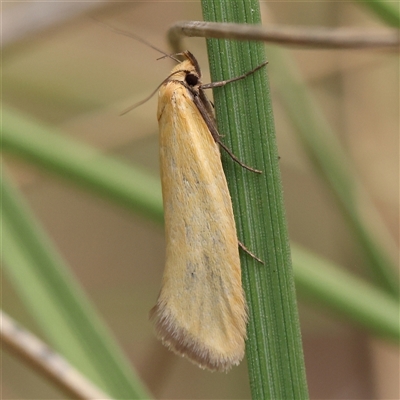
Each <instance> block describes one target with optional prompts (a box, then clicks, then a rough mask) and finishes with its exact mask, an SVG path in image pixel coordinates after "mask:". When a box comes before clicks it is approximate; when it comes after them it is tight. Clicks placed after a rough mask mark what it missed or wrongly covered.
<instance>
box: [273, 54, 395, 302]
mask: <svg viewBox="0 0 400 400" xmlns="http://www.w3.org/2000/svg"><path fill="white" fill-rule="evenodd" d="M269 54H270V56H271V60H272V59H273V63H272V62H271V69H272V68H274V69H275V71H274V76H275V79H276V85H277V86H278V88H279V95H280V96H281V99H282V102H283V103H284V106H285V109H286V111H287V113H288V115H289V118H291V120H292V121H293V124H294V125H295V126H296V127H297V134H298V138H299V139H300V141H301V143H302V145H303V147H304V149H305V151H306V152H307V154H308V156H309V159H310V160H311V162H312V163H313V165H314V167H315V170H316V171H317V172H319V174H320V175H321V177H322V179H323V180H324V181H325V182H326V184H327V185H328V187H329V188H330V189H331V190H332V194H333V195H334V198H335V199H336V201H337V203H338V205H339V207H340V209H341V211H342V213H343V215H344V217H345V218H346V220H347V222H348V224H349V226H350V228H351V229H352V230H353V232H354V236H355V238H356V240H357V241H358V243H359V244H360V247H361V249H362V251H363V253H364V255H365V260H366V265H367V266H369V267H370V270H371V272H372V274H371V275H373V276H374V278H375V279H376V281H377V283H378V284H379V285H381V286H382V287H383V288H384V289H386V290H387V291H388V292H389V293H391V294H392V295H393V296H395V297H396V298H397V296H398V294H399V281H398V275H397V274H396V267H395V266H394V265H393V263H392V261H391V260H390V258H389V257H388V255H387V253H386V251H385V250H384V249H383V248H382V246H381V245H380V244H379V241H378V239H377V237H376V234H375V232H373V231H371V229H370V228H369V227H368V225H367V224H366V222H365V221H364V219H363V217H362V216H361V215H360V210H359V204H358V203H359V199H358V197H359V195H360V193H359V191H358V188H359V181H358V179H357V178H356V174H355V172H354V168H352V167H351V165H350V163H349V160H348V158H347V157H346V155H345V153H344V151H343V150H342V148H341V146H340V144H339V143H338V141H337V139H336V137H335V135H334V133H333V132H332V130H331V129H330V126H329V124H328V122H327V121H326V119H325V117H324V116H323V114H322V113H321V112H320V110H319V107H318V104H316V102H315V101H314V99H313V98H312V96H311V95H310V94H309V90H308V88H307V87H306V85H305V84H304V83H303V82H302V80H301V77H300V76H299V74H298V71H297V70H296V66H295V62H294V60H293V59H292V58H291V57H290V56H289V55H288V54H287V53H286V52H284V51H282V50H281V49H277V48H271V49H270V51H269Z"/></svg>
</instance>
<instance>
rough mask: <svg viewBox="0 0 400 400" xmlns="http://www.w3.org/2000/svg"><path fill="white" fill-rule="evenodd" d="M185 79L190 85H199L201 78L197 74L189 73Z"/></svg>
mask: <svg viewBox="0 0 400 400" xmlns="http://www.w3.org/2000/svg"><path fill="white" fill-rule="evenodd" d="M185 81H186V83H187V84H188V85H189V86H194V85H197V83H198V81H199V78H198V76H197V75H194V74H187V75H186V77H185Z"/></svg>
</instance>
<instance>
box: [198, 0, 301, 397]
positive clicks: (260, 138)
mask: <svg viewBox="0 0 400 400" xmlns="http://www.w3.org/2000/svg"><path fill="white" fill-rule="evenodd" d="M202 4H203V15H204V19H205V20H206V21H217V22H237V23H258V22H260V14H259V5H258V3H257V2H256V1H253V0H251V1H249V0H246V1H239V0H238V1H229V0H222V1H221V0H219V1H210V0H207V1H206V0H203V2H202ZM207 44H208V52H209V59H210V70H211V76H212V77H213V81H219V80H222V79H227V78H230V77H234V76H239V75H241V74H242V73H244V72H247V71H249V70H251V69H253V68H254V67H255V66H257V65H259V64H261V62H263V61H264V60H265V53H264V49H263V45H262V44H259V43H254V42H253V43H248V42H240V43H239V42H233V41H225V40H213V39H211V40H208V41H207ZM214 99H215V106H216V115H217V120H218V126H219V129H220V134H221V135H223V141H224V143H226V144H227V145H228V147H230V148H231V149H232V150H233V153H234V154H235V155H236V156H237V157H238V158H239V159H240V160H242V161H243V162H245V163H246V164H247V165H251V166H253V167H255V168H257V169H261V170H263V174H262V175H257V174H255V173H252V172H249V171H246V170H243V169H241V168H240V167H239V166H237V165H236V164H235V163H234V162H233V161H232V160H231V159H229V158H228V157H226V155H225V154H223V164H224V169H225V172H226V176H227V179H228V184H229V188H230V192H231V196H232V201H233V206H234V211H235V217H236V222H237V228H238V235H239V240H241V241H243V242H244V244H245V245H246V246H247V247H249V248H250V250H251V251H253V252H254V253H255V254H256V255H257V256H259V257H260V258H261V259H263V260H264V261H265V265H260V264H259V263H257V262H256V261H255V260H253V259H251V258H250V257H249V256H248V255H247V254H242V257H241V261H242V271H243V286H244V289H245V292H246V296H247V300H248V307H249V318H250V319H249V325H248V341H247V359H248V365H249V377H250V386H251V391H252V396H253V398H254V399H306V398H308V391H307V383H306V378H305V370H304V361H303V353H302V345H301V336H300V329H299V321H298V315H297V304H296V295H295V290H294V283H293V274H292V267H291V259H290V249H289V241H288V236H287V228H286V221H285V216H284V210H283V200H282V188H281V180H280V172H279V166H278V153H277V148H276V141H275V132H274V123H273V118H272V108H271V101H270V96H269V86H268V81H267V77H266V72H265V69H263V70H261V71H258V72H257V73H255V74H254V75H253V76H251V77H249V78H248V79H246V80H244V81H240V82H236V83H233V84H231V85H227V86H226V87H224V88H219V89H215V90H214Z"/></svg>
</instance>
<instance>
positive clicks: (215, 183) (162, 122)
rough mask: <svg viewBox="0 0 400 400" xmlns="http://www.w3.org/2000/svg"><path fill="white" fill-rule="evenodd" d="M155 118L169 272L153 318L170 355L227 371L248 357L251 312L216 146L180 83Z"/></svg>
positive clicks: (164, 93) (163, 93) (170, 88)
mask: <svg viewBox="0 0 400 400" xmlns="http://www.w3.org/2000/svg"><path fill="white" fill-rule="evenodd" d="M158 119H159V131H160V167H161V179H162V190H163V203H164V214H165V231H166V266H165V271H164V276H163V282H162V288H161V292H160V295H159V298H158V301H157V304H156V306H155V307H154V308H153V310H152V312H151V314H152V318H153V319H154V320H155V324H156V330H157V333H158V335H159V337H160V338H161V339H162V340H163V342H164V343H165V344H166V345H167V346H168V347H169V348H171V349H172V350H173V351H175V352H176V353H178V354H180V355H183V356H187V357H188V358H189V359H191V360H192V361H193V362H195V363H196V364H198V365H199V366H201V367H203V368H209V369H211V370H228V369H229V368H230V367H231V366H232V365H236V364H238V363H239V362H240V361H241V359H242V358H243V355H244V340H245V337H246V318H247V316H246V315H247V314H246V304H245V298H244V294H243V289H242V284H241V271H240V260H239V251H238V240H237V235H236V227H235V221H234V217H233V210H232V203H231V199H230V195H229V191H228V186H227V182H226V179H225V175H224V171H223V169H222V164H221V159H220V152H219V148H218V144H216V143H215V141H214V139H213V137H212V135H211V133H210V131H209V129H208V127H207V124H206V123H205V121H204V119H203V118H202V116H201V114H200V113H199V110H198V109H197V107H196V105H195V103H194V102H193V99H192V94H191V93H190V92H189V91H188V90H187V89H186V88H185V87H184V86H183V85H182V84H179V83H177V82H174V81H170V82H167V83H166V84H165V85H164V86H163V87H161V89H160V93H159V109H158Z"/></svg>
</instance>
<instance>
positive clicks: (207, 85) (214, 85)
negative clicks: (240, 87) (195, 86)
mask: <svg viewBox="0 0 400 400" xmlns="http://www.w3.org/2000/svg"><path fill="white" fill-rule="evenodd" d="M267 64H268V61H264V62H263V63H262V64H260V65H259V66H258V67H255V68H254V69H252V70H251V71H248V72H246V73H245V74H243V75H240V76H236V77H235V78H231V79H227V80H225V81H220V82H211V83H206V84H204V85H201V86H200V87H201V88H202V89H211V88H215V87H221V86H225V85H226V84H228V83H231V82H235V81H239V80H241V79H244V78H247V77H248V76H249V75H251V74H254V72H256V71H258V70H259V69H261V68H262V67H264V66H265V65H267Z"/></svg>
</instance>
